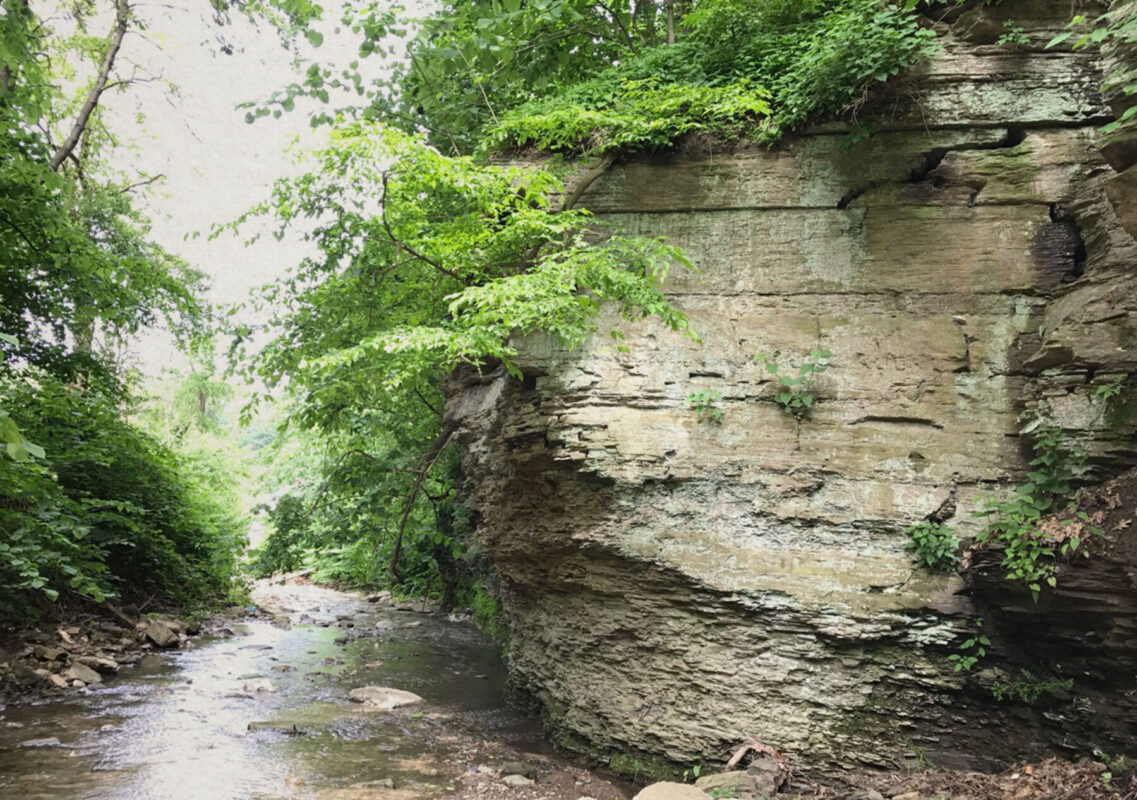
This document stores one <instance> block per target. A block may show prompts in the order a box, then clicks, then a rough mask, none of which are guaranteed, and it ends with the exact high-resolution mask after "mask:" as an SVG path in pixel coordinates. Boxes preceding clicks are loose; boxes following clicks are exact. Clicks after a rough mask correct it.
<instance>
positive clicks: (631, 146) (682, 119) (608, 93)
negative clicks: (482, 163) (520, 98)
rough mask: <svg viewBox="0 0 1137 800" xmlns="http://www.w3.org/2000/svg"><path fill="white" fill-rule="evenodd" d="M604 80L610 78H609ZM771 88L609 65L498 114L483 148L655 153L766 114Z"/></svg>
mask: <svg viewBox="0 0 1137 800" xmlns="http://www.w3.org/2000/svg"><path fill="white" fill-rule="evenodd" d="M606 81H610V83H607V82H606ZM769 98H770V93H769V92H768V91H766V90H765V89H762V88H760V87H757V86H754V85H753V83H752V82H751V81H750V80H749V79H747V78H739V79H738V80H736V81H732V82H731V83H728V84H726V85H723V86H689V85H683V84H675V83H663V82H661V81H660V80H659V78H657V77H655V76H649V77H644V78H638V79H633V78H628V77H626V76H624V75H623V74H622V72H621V70H619V69H617V68H613V70H612V74H611V75H607V76H602V77H601V78H597V79H595V80H593V81H590V82H588V83H585V84H582V85H581V86H578V87H574V88H573V89H570V90H568V91H566V92H565V93H563V94H559V95H556V96H554V97H551V98H549V99H547V100H543V101H540V102H532V103H528V104H526V105H525V106H522V107H521V108H520V109H518V110H517V111H514V112H510V113H508V114H506V115H504V116H503V117H502V119H501V121H500V122H499V123H498V124H496V125H495V126H493V128H491V130H490V131H489V133H488V135H487V137H486V138H485V139H484V140H483V141H482V147H483V152H484V153H485V154H489V153H491V152H493V151H496V150H503V149H509V148H513V147H523V146H529V145H531V146H534V147H537V148H539V149H541V150H550V151H576V150H600V151H603V150H658V149H660V148H663V147H666V146H668V145H670V144H671V143H672V142H674V141H675V140H676V139H677V138H679V137H680V136H682V135H684V134H687V133H692V132H707V133H716V134H718V135H720V136H729V137H732V138H733V137H735V136H737V135H738V132H739V131H740V130H743V129H744V128H746V127H748V126H753V125H755V124H757V123H758V122H759V121H760V120H763V119H766V118H767V117H769V115H770V113H771V109H770V105H769Z"/></svg>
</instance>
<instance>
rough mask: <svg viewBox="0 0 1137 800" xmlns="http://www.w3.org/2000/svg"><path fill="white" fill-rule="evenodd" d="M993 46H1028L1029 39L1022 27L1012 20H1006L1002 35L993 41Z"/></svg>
mask: <svg viewBox="0 0 1137 800" xmlns="http://www.w3.org/2000/svg"><path fill="white" fill-rule="evenodd" d="M995 44H998V45H1003V46H1010V47H1016V46H1018V45H1023V44H1030V37H1029V36H1027V35H1026V32H1025V31H1024V30H1023V28H1022V25H1019V24H1018V23H1017V22H1015V21H1014V20H1013V19H1008V20H1005V21H1004V22H1003V34H1002V35H1001V36H1000V37H999V38H998V39H997V40H996V41H995Z"/></svg>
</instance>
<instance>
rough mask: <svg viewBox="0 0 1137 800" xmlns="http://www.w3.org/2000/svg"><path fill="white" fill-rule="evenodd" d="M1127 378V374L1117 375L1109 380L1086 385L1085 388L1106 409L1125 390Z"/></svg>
mask: <svg viewBox="0 0 1137 800" xmlns="http://www.w3.org/2000/svg"><path fill="white" fill-rule="evenodd" d="M1128 378H1129V376H1128V375H1117V376H1115V377H1114V378H1113V380H1111V381H1101V382H1099V383H1095V384H1092V385H1090V386H1087V387H1086V390H1087V391H1088V392H1089V394H1090V397H1092V398H1093V399H1094V400H1096V401H1097V402H1099V403H1101V404H1102V405H1103V406H1104V407H1105V408H1107V409H1108V408H1109V407H1110V406H1112V405H1113V403H1114V401H1115V400H1116V399H1117V398H1118V397H1120V396H1121V395H1122V394H1123V393H1124V392H1125V381H1126V380H1128Z"/></svg>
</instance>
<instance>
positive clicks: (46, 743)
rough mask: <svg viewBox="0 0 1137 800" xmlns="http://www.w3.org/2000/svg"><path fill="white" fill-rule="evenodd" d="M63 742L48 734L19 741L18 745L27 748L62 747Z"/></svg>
mask: <svg viewBox="0 0 1137 800" xmlns="http://www.w3.org/2000/svg"><path fill="white" fill-rule="evenodd" d="M62 746H63V743H62V742H60V741H59V739H58V738H57V737H55V736H49V737H47V738H45V739H28V740H27V741H24V742H20V747H23V748H25V749H27V750H35V749H38V748H40V747H62Z"/></svg>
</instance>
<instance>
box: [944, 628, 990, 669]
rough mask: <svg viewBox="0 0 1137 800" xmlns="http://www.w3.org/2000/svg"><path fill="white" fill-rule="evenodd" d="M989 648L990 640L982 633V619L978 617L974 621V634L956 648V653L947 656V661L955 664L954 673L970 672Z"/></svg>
mask: <svg viewBox="0 0 1137 800" xmlns="http://www.w3.org/2000/svg"><path fill="white" fill-rule="evenodd" d="M990 646H991V640H990V639H988V638H987V636H986V635H985V634H984V633H983V618H982V617H978V618H977V619H976V620H975V632H974V633H973V634H972V635H971V636H969V637H968V638H967V639H965V640H964V641H963V642H962V643H961V644H960V645H959V647H957V648H956V652H954V653H952V654H951V655H950V656H948V661H951V662H952V663H953V664H955V671H956V672H970V671H971V668H972V667H974V666H975V665H976V664H977V663H979V659H981V658H984V657H985V656H986V655H987V648H988V647H990Z"/></svg>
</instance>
